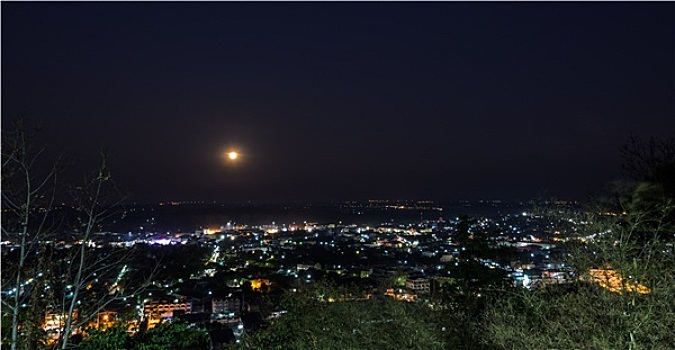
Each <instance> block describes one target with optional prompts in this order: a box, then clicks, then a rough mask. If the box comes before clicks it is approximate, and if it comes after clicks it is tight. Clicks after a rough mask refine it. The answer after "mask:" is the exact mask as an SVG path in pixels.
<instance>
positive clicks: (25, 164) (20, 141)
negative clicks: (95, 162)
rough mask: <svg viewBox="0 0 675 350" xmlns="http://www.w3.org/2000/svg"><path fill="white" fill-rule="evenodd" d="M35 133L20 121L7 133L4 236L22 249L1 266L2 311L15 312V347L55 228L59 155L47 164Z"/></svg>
mask: <svg viewBox="0 0 675 350" xmlns="http://www.w3.org/2000/svg"><path fill="white" fill-rule="evenodd" d="M35 134H36V132H35V131H27V130H26V128H25V127H24V125H23V123H22V122H21V121H18V122H16V123H15V124H14V125H13V127H12V128H11V129H10V130H9V131H8V132H3V135H2V211H3V215H2V240H3V241H4V242H8V244H9V247H10V248H9V250H10V252H9V253H10V254H11V253H13V250H17V253H18V256H16V258H13V259H12V261H11V262H8V261H7V260H6V261H5V264H3V265H4V266H3V269H2V282H3V283H2V307H3V314H9V315H11V321H10V322H11V326H10V329H11V331H10V334H9V335H6V334H5V335H3V338H4V339H3V341H6V340H5V339H6V338H9V339H8V342H9V344H10V348H11V349H12V350H15V349H17V348H18V347H19V345H20V339H19V337H20V334H19V324H20V322H21V319H22V318H25V317H24V316H25V315H24V314H25V313H26V312H27V309H26V306H27V305H26V303H27V301H28V300H29V299H30V296H31V291H32V289H33V288H32V287H33V286H32V283H33V282H34V281H35V280H36V279H39V278H41V277H42V274H41V272H40V271H39V270H38V269H37V268H36V264H37V261H38V259H37V255H38V253H39V251H40V250H39V245H40V244H41V243H42V242H44V241H45V240H46V239H47V238H48V237H49V236H50V235H51V234H52V233H53V229H54V227H53V225H52V220H50V219H51V218H50V214H51V213H52V211H53V209H54V204H55V198H56V191H57V186H56V183H57V178H58V175H59V173H60V159H57V160H55V161H54V162H52V163H51V164H47V165H46V166H45V163H44V159H43V158H44V157H43V156H44V153H45V147H38V148H36V147H35ZM5 253H7V251H5ZM3 255H5V254H3Z"/></svg>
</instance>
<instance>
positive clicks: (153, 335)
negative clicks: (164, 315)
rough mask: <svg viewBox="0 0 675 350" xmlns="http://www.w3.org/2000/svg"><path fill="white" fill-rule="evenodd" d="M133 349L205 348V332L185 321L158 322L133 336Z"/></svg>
mask: <svg viewBox="0 0 675 350" xmlns="http://www.w3.org/2000/svg"><path fill="white" fill-rule="evenodd" d="M134 343H135V346H134V350H188V349H206V347H207V346H206V343H207V334H206V333H205V332H204V331H202V330H198V329H193V328H190V327H189V326H188V325H187V324H185V323H180V322H170V323H160V324H158V325H157V326H155V328H153V329H151V330H149V331H147V332H145V333H139V334H138V335H136V336H135V337H134Z"/></svg>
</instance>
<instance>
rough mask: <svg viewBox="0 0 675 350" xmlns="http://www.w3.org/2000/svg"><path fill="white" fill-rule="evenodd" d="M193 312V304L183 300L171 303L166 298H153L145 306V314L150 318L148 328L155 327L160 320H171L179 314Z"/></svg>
mask: <svg viewBox="0 0 675 350" xmlns="http://www.w3.org/2000/svg"><path fill="white" fill-rule="evenodd" d="M189 312H191V305H190V303H188V302H185V301H181V302H176V303H169V302H166V301H164V300H162V301H158V300H153V301H151V302H149V303H147V304H145V305H144V306H143V314H144V316H145V318H146V319H147V320H148V329H152V328H154V327H155V326H156V325H157V324H158V323H159V322H160V321H163V320H170V319H172V318H173V317H174V316H176V315H178V314H185V313H189Z"/></svg>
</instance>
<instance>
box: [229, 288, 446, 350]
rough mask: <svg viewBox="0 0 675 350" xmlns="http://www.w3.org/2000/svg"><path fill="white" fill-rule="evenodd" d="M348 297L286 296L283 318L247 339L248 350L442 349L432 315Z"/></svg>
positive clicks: (324, 291)
mask: <svg viewBox="0 0 675 350" xmlns="http://www.w3.org/2000/svg"><path fill="white" fill-rule="evenodd" d="M354 297H355V295H353V294H351V293H350V291H347V290H344V289H342V290H341V289H338V288H334V287H326V286H321V285H320V286H316V287H313V288H310V289H309V290H306V291H302V292H300V293H299V294H296V295H292V296H289V297H288V298H286V299H285V300H284V301H283V303H282V305H283V307H286V309H287V310H288V314H286V315H283V316H282V317H281V318H280V319H278V320H275V321H273V322H272V323H271V325H270V326H269V328H267V329H265V330H262V331H259V332H257V333H254V334H251V335H249V336H248V337H247V338H246V340H245V344H246V345H242V346H241V348H251V349H279V350H281V349H392V348H406V349H444V348H446V342H445V339H444V338H443V334H442V331H441V326H440V324H438V323H435V321H436V320H435V319H434V316H435V313H434V311H432V310H430V309H429V308H428V307H426V306H424V305H422V304H410V303H405V302H397V301H394V300H391V299H388V298H371V299H367V300H365V299H356V298H354Z"/></svg>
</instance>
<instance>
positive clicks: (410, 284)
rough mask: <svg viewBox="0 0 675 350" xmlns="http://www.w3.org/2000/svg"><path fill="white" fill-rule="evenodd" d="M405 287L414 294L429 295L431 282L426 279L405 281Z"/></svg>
mask: <svg viewBox="0 0 675 350" xmlns="http://www.w3.org/2000/svg"><path fill="white" fill-rule="evenodd" d="M405 287H406V288H408V289H410V290H413V291H415V292H416V293H421V294H429V293H430V292H431V281H430V280H429V279H428V278H415V279H407V280H406V281H405Z"/></svg>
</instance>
